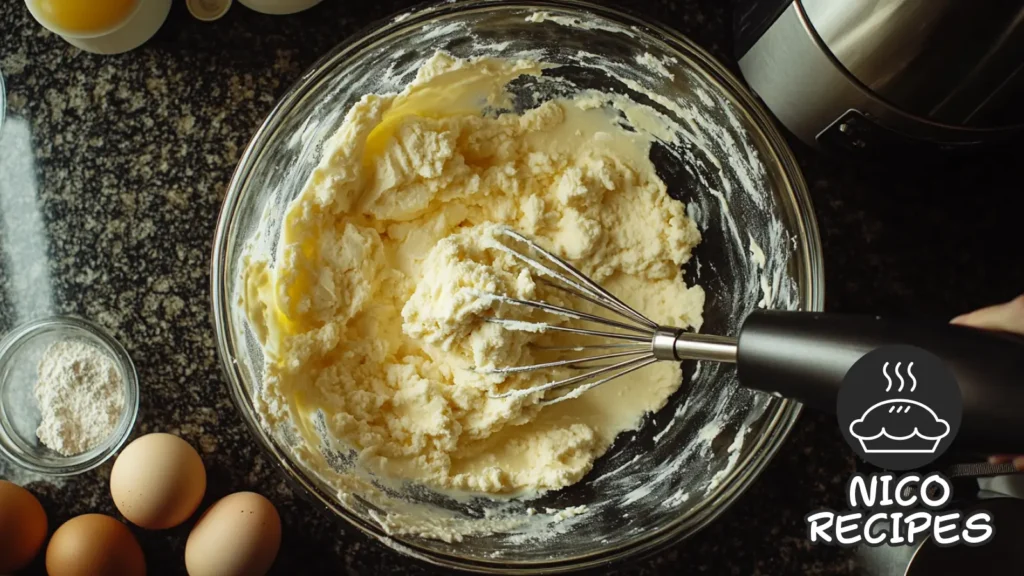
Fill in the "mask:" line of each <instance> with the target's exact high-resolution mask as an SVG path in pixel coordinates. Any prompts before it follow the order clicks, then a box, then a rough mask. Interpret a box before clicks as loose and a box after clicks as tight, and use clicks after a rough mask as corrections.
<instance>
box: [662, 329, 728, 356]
mask: <svg viewBox="0 0 1024 576" xmlns="http://www.w3.org/2000/svg"><path fill="white" fill-rule="evenodd" d="M651 352H652V353H653V354H654V357H655V358H657V359H658V360H675V361H680V360H709V361H712V362H728V363H730V364H734V363H735V362H736V352H737V347H736V339H735V338H730V337H728V336H716V335H713V334H693V333H688V332H684V331H682V330H680V329H678V328H671V327H668V326H659V327H658V328H657V329H656V330H655V331H654V337H653V338H651Z"/></svg>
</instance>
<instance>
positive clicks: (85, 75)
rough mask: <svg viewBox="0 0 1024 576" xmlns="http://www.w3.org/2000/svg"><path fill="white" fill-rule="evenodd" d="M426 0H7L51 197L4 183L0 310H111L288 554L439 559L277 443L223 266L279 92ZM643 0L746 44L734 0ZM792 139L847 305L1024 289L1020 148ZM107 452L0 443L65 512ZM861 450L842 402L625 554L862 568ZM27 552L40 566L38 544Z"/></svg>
mask: <svg viewBox="0 0 1024 576" xmlns="http://www.w3.org/2000/svg"><path fill="white" fill-rule="evenodd" d="M407 4H409V3H407V2H402V1H400V0H384V1H382V2H347V1H341V0H328V1H327V2H324V3H323V4H322V5H320V6H318V7H317V8H315V9H313V10H310V11H308V12H305V13H302V14H299V15H293V16H288V17H271V16H266V15H261V14H256V13H254V12H251V11H249V10H247V9H246V8H244V7H242V6H240V5H237V3H236V6H235V7H234V8H233V9H232V10H231V11H230V12H229V13H228V15H227V16H226V17H225V18H224V19H222V20H220V21H218V22H215V23H211V24H204V23H200V22H198V21H195V20H193V19H191V18H190V17H189V15H188V13H187V12H186V10H185V6H184V2H182V1H178V2H175V3H174V7H173V10H172V14H171V17H170V20H169V21H168V22H167V23H166V25H165V26H164V28H163V29H162V30H161V31H160V33H159V34H158V35H157V37H156V38H154V39H153V40H152V41H150V42H149V43H148V44H146V45H145V46H144V47H142V48H141V49H138V50H136V51H133V52H130V53H127V54H125V55H120V56H105V57H104V56H94V55H90V54H85V53H82V52H79V51H78V50H76V49H74V48H72V47H70V46H69V45H67V44H65V43H64V42H62V41H61V40H60V39H59V38H56V37H55V36H53V35H51V34H50V33H48V32H45V31H43V30H42V29H41V28H40V27H39V26H38V25H36V23H35V22H33V21H32V20H31V18H30V16H29V14H28V12H27V10H26V9H25V6H24V4H23V3H22V2H17V1H15V0H8V1H5V2H2V3H0V68H2V71H3V74H4V76H5V78H6V83H7V91H8V100H9V103H8V119H7V122H6V123H5V125H4V128H3V134H2V136H3V138H2V140H0V146H3V149H0V159H3V162H2V163H0V186H3V187H4V189H2V190H0V192H3V194H4V195H5V196H3V197H4V198H7V201H8V202H9V203H10V202H13V200H10V199H11V198H16V199H18V202H20V203H21V208H22V209H24V208H25V206H33V205H34V206H37V207H38V211H31V210H30V212H32V213H38V214H41V220H33V219H32V218H31V217H23V215H22V214H21V213H20V212H17V211H16V210H14V209H13V208H11V206H6V207H4V209H5V210H6V211H7V213H8V215H12V214H17V216H16V217H8V218H0V232H2V235H0V242H3V244H2V245H0V247H2V248H3V250H2V253H3V258H2V259H0V329H3V330H7V329H8V328H10V327H11V326H12V325H14V324H16V323H20V322H21V321H24V320H26V319H28V318H31V317H35V316H39V315H42V314H46V313H57V312H60V313H75V314H80V315H83V316H86V317H88V318H91V319H94V320H96V321H97V322H99V323H101V324H103V325H104V326H105V327H107V328H108V329H110V330H111V331H112V332H113V334H114V335H115V337H116V338H118V339H119V340H120V341H121V342H122V343H123V344H124V345H125V346H126V347H127V348H128V350H129V351H130V353H131V355H132V357H133V359H134V360H135V362H136V366H137V369H138V372H139V376H140V380H141V385H142V406H141V412H140V416H139V423H138V426H137V428H136V430H135V434H136V435H138V434H143V433H147V432H152V431H168V432H172V433H176V434H180V435H181V436H183V437H184V438H185V439H187V440H188V441H189V442H191V443H192V444H193V445H194V446H196V447H197V449H199V450H200V452H201V454H202V456H203V459H204V461H205V462H206V466H207V469H208V471H209V476H210V482H209V490H208V494H207V500H206V503H209V502H211V501H212V500H213V499H215V498H218V497H220V496H223V495H225V494H228V493H230V492H233V491H237V490H245V489H249V490H256V491H259V492H261V493H263V494H265V495H267V496H268V497H270V498H271V499H272V500H273V501H274V502H275V504H276V505H277V506H278V507H279V509H280V511H281V513H282V516H283V520H284V524H285V536H284V547H283V549H282V552H281V555H280V557H279V560H278V562H277V564H276V565H275V570H274V573H277V574H292V573H309V574H320V573H341V572H344V573H348V574H387V573H394V572H401V573H407V574H422V573H425V571H424V569H423V568H422V567H420V566H418V565H414V564H413V563H411V562H410V561H408V560H406V559H405V558H403V557H401V556H399V555H398V554H396V553H394V552H391V551H390V550H388V549H386V548H384V547H383V546H381V545H378V544H377V543H375V542H373V541H371V540H369V539H367V538H366V537H364V536H362V535H361V534H359V533H357V531H356V530H354V529H353V528H351V527H348V526H346V525H343V524H340V523H338V522H335V521H332V520H331V519H330V518H329V517H328V516H326V515H324V514H321V512H320V511H319V510H318V509H317V508H316V507H314V506H312V505H310V504H309V503H307V502H306V501H304V500H302V499H301V498H300V497H298V496H297V495H296V494H294V493H293V492H292V491H291V490H290V489H289V488H288V487H287V486H286V485H285V483H284V481H283V480H282V477H281V476H280V475H279V474H278V473H277V472H276V471H275V470H274V469H273V467H272V465H271V464H270V462H269V461H268V460H267V459H265V458H264V457H263V456H262V454H261V453H260V451H259V449H258V448H257V446H256V444H255V443H254V442H253V441H252V440H251V439H250V437H249V434H248V432H247V431H246V429H245V428H244V427H243V425H242V422H241V420H240V419H239V418H238V416H237V415H236V413H235V410H234V408H233V407H232V405H231V403H230V401H229V398H228V394H227V391H226V389H225V386H224V383H223V380H222V377H221V374H220V372H219V369H218V365H217V361H216V352H215V347H214V342H213V327H212V324H211V321H210V318H209V313H208V310H209V292H208V288H207V287H208V260H209V254H210V247H211V239H212V234H213V229H214V225H215V222H216V219H217V212H218V209H219V206H220V202H221V199H222V198H223V194H224V190H225V188H226V185H227V182H228V180H229V178H230V175H231V172H232V170H233V168H234V165H235V163H236V161H237V159H238V157H239V155H240V153H241V151H242V149H243V148H244V147H245V145H246V143H247V141H248V139H249V138H250V136H251V135H252V134H253V132H254V131H255V129H256V127H257V126H258V125H259V123H260V122H261V121H262V119H263V118H264V116H265V115H266V114H267V113H268V112H269V110H270V109H271V107H272V106H273V104H274V102H275V101H276V98H277V97H278V96H280V95H281V94H282V93H283V92H284V90H285V89H286V88H287V87H288V86H289V85H290V84H291V83H292V82H294V81H295V80H296V79H297V78H298V77H299V75H300V74H301V73H302V72H303V70H305V68H306V67H307V66H309V65H310V64H311V63H312V62H313V61H314V60H315V59H316V58H317V57H319V56H320V55H321V54H322V53H324V52H325V51H327V50H328V49H329V48H331V47H332V46H334V45H335V44H336V43H338V42H340V41H343V40H344V39H345V38H346V37H347V36H349V35H350V34H351V33H353V32H354V31H356V30H358V29H359V28H361V27H362V26H363V25H365V24H366V23H368V22H370V21H372V20H375V19H377V18H380V17H383V16H386V15H387V14H389V13H391V12H393V11H396V10H398V9H399V8H402V7H405V6H406V5H407ZM629 4H631V5H632V4H634V3H629ZM636 9H637V10H638V11H639V12H642V13H644V14H646V15H648V16H651V17H653V18H654V19H656V20H657V21H659V22H661V23H663V24H665V25H669V26H672V27H674V28H677V29H679V30H681V31H682V32H683V33H685V34H686V35H688V36H689V37H691V38H692V39H693V40H695V41H696V42H698V43H699V44H701V45H702V46H704V47H706V48H708V49H709V50H711V52H712V53H713V54H715V55H716V56H718V57H719V58H721V59H722V60H723V61H725V62H727V63H729V64H730V65H732V58H731V54H730V40H729V26H728V16H729V15H728V12H727V9H726V8H725V3H724V2H722V1H721V0H685V1H673V0H658V1H652V2H644V3H640V4H639V6H637V7H636ZM793 146H794V149H795V150H796V152H797V155H798V157H799V159H800V163H801V166H802V168H803V170H804V174H805V176H806V179H807V182H808V184H809V186H810V188H811V192H812V194H813V197H814V201H815V208H816V212H817V215H818V218H819V222H820V225H821V232H822V238H823V241H824V247H825V259H826V266H825V269H826V275H827V280H828V282H827V285H828V291H827V292H828V294H827V301H828V307H829V308H830V309H832V310H835V311H847V312H870V313H879V314H907V315H911V316H920V317H938V318H948V317H950V316H952V315H954V314H957V313H960V312H963V311H966V310H969V309H972V308H974V307H978V306H981V305H985V304H989V303H994V302H997V301H1002V300H1006V299H1009V298H1011V297H1012V296H1014V295H1016V294H1017V293H1019V292H1021V291H1024V267H1022V266H1021V265H1020V263H1019V262H1020V256H1019V254H1018V253H1017V248H1018V247H1019V245H1020V241H1021V221H1020V212H1019V210H1014V209H1008V208H1007V207H1008V206H1009V205H1011V204H1019V196H1020V194H1021V193H1022V185H1021V177H1020V173H1021V172H1020V166H1019V161H1020V158H1022V157H1024V156H1022V155H1021V151H1022V150H1021V149H1020V148H1019V147H1018V148H1016V149H1004V150H1000V151H995V152H992V153H988V154H986V155H983V156H980V157H975V158H971V159H966V160H958V161H948V162H944V163H941V164H938V165H936V166H934V167H932V168H929V169H927V170H919V169H913V170H911V169H907V168H899V163H898V162H897V164H896V166H897V168H899V169H898V171H896V172H889V171H888V168H883V167H881V166H877V165H875V166H866V165H861V164H856V163H853V162H847V161H844V160H842V159H837V158H826V157H823V156H821V155H819V154H816V153H814V152H811V151H809V150H807V149H805V148H804V147H803V146H801V145H798V144H796V143H794V144H793ZM896 160H898V159H896ZM33 194H34V196H35V199H34V200H33ZM33 203H35V204H33ZM109 469H110V465H109V464H108V465H106V466H104V467H102V468H100V469H98V470H95V471H93V472H91V473H88V474H85V475H82V476H78V477H75V478H71V479H66V480H54V479H38V478H32V477H28V476H25V475H23V474H21V473H18V472H16V471H15V470H13V469H12V468H11V467H10V466H9V465H8V464H6V463H4V462H2V461H0V476H2V477H12V478H13V479H14V480H16V481H20V482H27V483H29V487H30V488H31V489H32V490H33V491H34V492H35V493H36V494H38V495H39V497H40V499H41V500H42V502H43V504H44V506H45V508H46V510H47V512H48V514H49V516H50V521H51V525H52V526H57V525H59V524H60V523H61V522H63V521H65V520H67V519H68V518H70V517H71V516H74V515H77V514H82V513H86V512H97V511H98V512H105V513H109V514H115V515H116V511H115V510H114V508H113V505H112V503H111V501H110V498H109V496H108V491H107V485H106V480H107V478H108V475H109ZM853 469H854V463H853V460H852V456H851V453H850V451H849V450H848V448H847V447H846V446H845V445H844V444H843V442H842V440H841V438H840V435H839V433H838V430H836V427H835V424H834V422H833V421H832V420H831V419H830V418H827V417H822V416H818V415H813V414H805V415H804V416H803V417H802V418H801V420H800V422H799V423H798V425H797V427H796V429H795V430H794V432H793V434H792V436H791V437H790V439H789V440H788V442H787V443H786V444H785V446H784V447H783V449H782V450H781V452H780V453H779V455H778V456H777V458H776V459H775V460H774V461H773V463H772V464H771V465H770V467H769V468H768V469H767V470H766V471H765V473H764V474H763V476H762V477H761V478H760V479H759V480H758V482H757V483H756V484H755V485H754V486H753V487H752V488H751V489H750V490H749V491H748V492H747V493H746V494H745V495H744V496H743V497H742V498H741V499H740V500H739V501H738V502H737V503H736V504H735V505H734V506H733V507H732V508H730V509H729V510H728V511H727V512H726V513H725V514H724V515H723V516H722V517H721V518H720V519H719V520H717V521H716V522H715V523H714V524H713V525H712V526H711V527H710V528H708V529H706V530H704V531H703V532H702V533H700V534H698V535H697V536H696V537H694V538H692V539H691V540H689V541H687V542H684V543H682V544H679V545H677V546H675V547H674V548H672V549H670V550H667V551H664V552H662V553H661V554H659V555H657V556H655V557H653V558H649V559H644V560H640V561H635V562H631V563H630V564H629V565H628V566H618V567H615V570H616V571H617V573H621V574H633V575H649V574H675V573H679V572H681V571H685V572H686V573H691V574H742V575H754V574H820V575H824V574H837V575H838V574H855V573H858V572H859V571H860V570H859V569H858V564H857V560H856V559H855V558H854V556H853V555H852V553H850V552H845V551H839V550H836V549H831V548H822V547H812V546H811V545H810V544H808V543H807V542H806V540H805V538H804V526H803V516H804V515H805V514H806V513H807V512H809V511H811V510H813V509H815V508H819V507H821V506H833V507H839V506H841V505H842V501H841V499H842V485H843V483H844V482H845V481H846V479H847V477H848V475H849V473H850V472H851V471H852V470H853ZM188 529H189V525H186V526H183V527H179V528H178V529H175V530H171V531H167V532H159V533H147V532H144V531H141V530H136V534H137V535H138V536H139V539H140V541H141V543H142V545H143V548H144V549H145V552H146V555H147V559H148V562H149V566H150V570H151V573H154V574H165V573H166V574H182V573H184V569H183V561H182V560H183V554H184V544H185V538H186V536H187V532H188ZM300 567H301V568H300ZM610 570H611V568H609V570H608V571H610ZM30 573H40V574H41V573H43V570H42V565H41V562H37V563H36V564H35V565H34V571H30Z"/></svg>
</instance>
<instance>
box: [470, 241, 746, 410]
mask: <svg viewBox="0 0 1024 576" xmlns="http://www.w3.org/2000/svg"><path fill="white" fill-rule="evenodd" d="M498 234H501V235H502V236H504V237H507V238H509V239H511V240H512V241H514V243H515V244H517V245H519V246H521V247H524V248H526V249H527V250H521V249H514V248H512V247H510V246H509V245H508V244H506V243H502V242H496V243H495V245H494V246H495V247H496V248H498V249H500V250H502V251H504V252H506V253H508V254H510V255H511V256H513V257H514V258H516V259H517V260H519V261H520V262H522V263H523V264H524V265H526V266H528V267H529V268H531V269H533V270H534V271H536V272H538V273H539V274H540V275H541V281H542V282H543V283H544V284H545V285H547V286H549V287H551V288H554V289H557V290H559V291H561V292H563V293H566V294H569V295H571V296H573V297H576V298H580V299H582V300H585V301H587V302H590V303H591V304H594V305H596V306H599V307H600V308H602V309H604V310H607V311H608V312H609V313H611V314H613V315H615V318H606V317H604V316H598V315H595V314H590V313H587V312H582V311H579V310H574V309H571V308H566V307H562V306H556V305H554V304H550V303H548V302H541V301H536V300H523V299H519V298H512V297H509V296H507V295H503V294H492V293H483V294H480V295H479V296H480V297H483V298H489V299H492V300H496V301H500V302H503V303H506V304H512V305H516V306H525V307H529V308H533V309H537V310H542V311H544V312H547V313H549V314H553V315H556V316H562V317H563V318H570V319H574V320H580V321H583V322H588V323H592V324H596V325H600V326H601V327H602V329H591V328H581V327H575V326H561V325H556V324H547V323H537V322H523V321H519V320H511V319H506V318H500V317H488V318H487V319H486V321H487V322H490V323H493V324H499V325H501V326H502V327H504V328H505V329H508V330H527V331H533V332H548V331H553V332H564V333H569V334H575V335H579V336H586V337H596V338H605V339H607V340H608V341H606V342H599V343H595V344H580V345H565V346H549V347H541V348H542V349H543V350H546V351H551V352H556V353H557V352H564V353H577V354H578V353H586V354H587V355H582V356H574V357H570V358H564V359H559V360H554V361H551V362H543V363H539V364H531V365H527V366H508V367H498V368H487V369H478V370H477V371H478V372H481V373H485V374H515V373H521V372H533V371H539V370H552V369H556V368H572V369H580V370H586V371H585V372H583V373H582V374H577V375H574V376H571V377H569V378H563V379H561V380H555V381H552V382H548V383H545V384H542V385H539V386H532V387H530V388H523V389H516V390H510V391H508V392H504V393H500V394H493V395H492V396H491V397H493V398H510V397H518V396H527V395H532V394H536V393H538V392H554V391H558V390H564V389H567V388H570V387H572V388H573V389H572V390H571V391H569V392H567V393H565V394H562V395H559V396H554V397H549V398H545V399H544V400H543V401H542V402H541V403H542V404H554V403H556V402H561V401H563V400H568V399H570V398H576V397H578V396H579V395H581V394H583V393H584V392H586V391H587V390H590V389H593V388H595V387H597V386H600V385H602V384H605V383H607V382H610V381H612V380H615V379H616V378H620V377H622V376H625V375H626V374H629V373H631V372H634V371H636V370H639V369H641V368H643V367H645V366H648V365H650V364H653V363H655V362H659V361H665V360H667V361H673V362H678V361H681V360H684V359H694V360H709V361H715V362H729V363H733V362H735V361H736V352H737V344H736V339H734V338H729V337H725V336H714V335H705V334H695V333H687V332H684V331H683V330H682V329H680V328H674V327H670V326H661V325H659V324H657V323H656V322H654V321H652V320H651V319H649V318H647V317H646V316H644V315H643V314H641V313H640V312H638V311H636V310H635V309H634V308H632V307H631V306H629V305H628V304H626V303H625V302H623V301H622V300H620V299H619V298H617V297H616V296H615V295H614V294H612V293H611V292H609V291H608V290H606V289H604V288H602V287H601V286H600V285H599V284H598V283H597V282H594V281H593V280H591V279H590V278H588V277H587V276H586V275H585V274H583V273H582V272H580V271H579V270H577V269H576V268H575V267H573V266H572V265H571V264H569V263H568V262H566V261H565V260H563V259H562V258H559V257H558V256H555V255H554V254H552V253H551V252H549V251H547V250H545V249H543V248H541V247H540V246H539V245H537V243H536V242H534V241H532V240H530V239H529V238H527V237H525V236H523V235H522V234H520V233H518V232H515V231H513V230H509V229H507V228H505V229H501V230H499V231H498ZM527 251H530V252H533V253H535V254H536V255H537V257H531V256H529V255H527V254H526V252H527ZM545 262H546V263H545Z"/></svg>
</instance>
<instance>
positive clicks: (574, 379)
mask: <svg viewBox="0 0 1024 576" xmlns="http://www.w3.org/2000/svg"><path fill="white" fill-rule="evenodd" d="M645 361H650V362H656V361H657V359H655V358H654V355H652V354H646V355H644V356H640V357H639V358H630V359H629V360H623V361H622V362H618V363H616V364H612V365H611V366H605V367H603V368H598V369H596V370H593V371H591V372H587V373H586V374H580V375H577V376H570V377H569V378H565V379H562V380H556V381H554V382H548V383H547V384H542V385H540V386H533V387H531V388H526V389H522V390H520V389H516V390H509V391H508V392H503V393H501V394H495V395H493V396H491V397H492V398H518V397H520V396H529V395H531V394H536V393H538V392H547V391H549V390H555V389H558V388H563V387H565V386H571V385H573V384H577V383H580V382H586V381H587V380H590V379H591V378H595V377H597V376H600V375H602V374H607V373H608V372H612V371H614V370H618V369H620V368H628V367H630V366H634V365H637V364H640V363H643V362H645ZM637 368H640V366H637ZM615 377H616V378H617V377H618V376H615Z"/></svg>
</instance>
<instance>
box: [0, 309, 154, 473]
mask: <svg viewBox="0 0 1024 576" xmlns="http://www.w3.org/2000/svg"><path fill="white" fill-rule="evenodd" d="M67 340H79V341H82V342H85V343H87V344H90V345H92V346H95V347H96V348H98V349H100V350H101V351H103V352H104V353H106V355H107V356H108V357H109V358H110V359H111V360H112V361H113V362H114V365H115V366H116V367H117V370H118V373H119V374H120V376H121V382H122V385H123V386H124V407H123V409H122V411H121V416H120V419H119V420H118V422H117V425H116V426H115V427H114V430H113V431H112V432H111V433H110V435H109V436H108V437H107V438H106V439H105V440H104V441H102V442H100V443H99V445H97V446H96V447H94V448H93V449H91V450H88V451H86V452H83V453H81V454H76V455H74V456H64V455H62V454H59V453H57V452H55V451H53V450H51V449H49V448H47V447H46V446H44V445H43V444H42V442H40V441H39V438H38V437H37V436H36V429H37V428H38V427H39V423H40V422H41V420H42V415H41V414H40V412H39V408H38V405H37V402H36V398H35V394H34V388H35V384H36V381H37V380H38V376H37V372H38V367H39V360H40V359H41V358H42V356H43V354H44V353H45V352H46V350H47V349H48V348H49V347H50V345H52V344H54V343H55V342H59V341H67ZM138 412H139V382H138V377H137V376H136V373H135V366H134V364H132V360H131V358H130V357H129V356H128V352H127V351H126V350H125V349H124V347H123V346H121V344H119V343H118V342H117V341H116V340H114V338H113V337H111V336H110V335H109V334H108V333H107V332H106V331H105V330H103V328H101V327H99V326H97V325H96V324H93V323H92V322H89V321H87V320H82V319H80V318H75V317H69V316H53V317H48V318H42V319H40V320H34V321H32V322H28V323H26V324H22V325H21V326H18V327H17V328H15V329H14V330H12V331H11V332H9V333H8V334H7V335H6V336H4V337H3V339H0V455H2V456H4V457H6V458H7V459H9V460H10V461H11V462H12V463H14V464H15V465H17V466H19V467H21V468H24V469H26V470H31V471H33V472H37V473H40V474H48V475H51V476H71V475H75V474H80V473H82V472H86V471H88V470H92V469H93V468H96V467H97V466H99V465H101V464H103V463H104V462H106V461H107V460H108V459H110V457H111V456H113V455H114V454H116V453H117V451H118V450H120V449H121V447H122V446H124V443H125V441H127V440H128V436H129V435H130V434H131V431H132V428H133V427H134V426H135V418H136V417H137V415H138Z"/></svg>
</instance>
